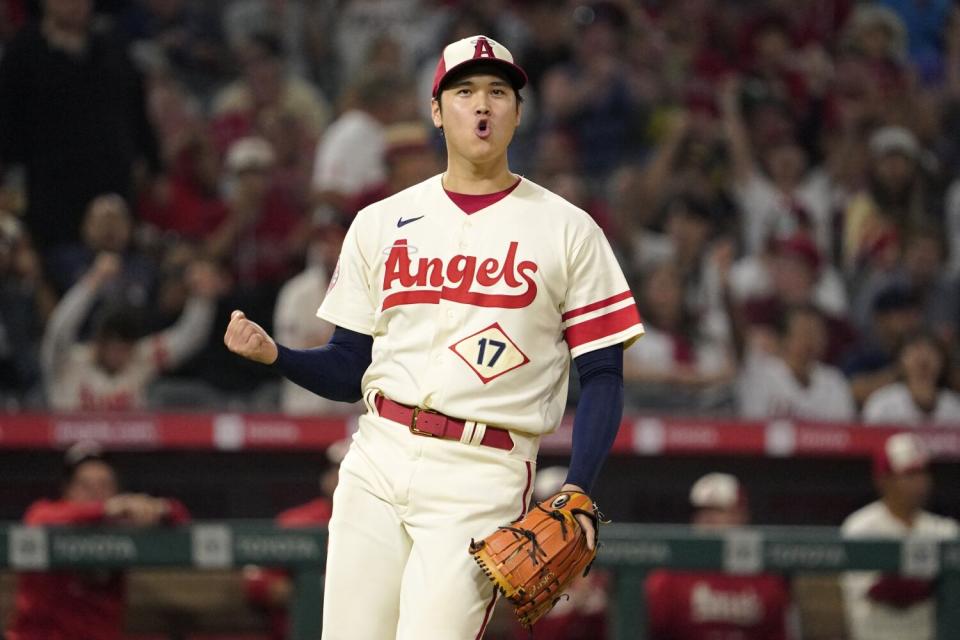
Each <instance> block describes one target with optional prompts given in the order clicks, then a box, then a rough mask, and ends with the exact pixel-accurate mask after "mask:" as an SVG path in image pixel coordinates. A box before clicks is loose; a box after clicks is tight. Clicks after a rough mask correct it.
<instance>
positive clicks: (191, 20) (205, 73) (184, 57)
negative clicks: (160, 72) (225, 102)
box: [118, 0, 228, 96]
mask: <svg viewBox="0 0 960 640" xmlns="http://www.w3.org/2000/svg"><path fill="white" fill-rule="evenodd" d="M125 4H127V7H126V8H125V9H124V10H122V11H121V12H120V15H119V16H118V21H119V26H120V28H121V29H123V31H124V33H125V35H126V36H127V37H128V38H129V39H130V40H131V41H132V46H133V51H134V52H135V55H138V56H140V57H141V58H145V57H150V58H153V59H155V60H156V61H157V62H158V63H159V64H161V65H164V66H168V67H170V68H171V70H172V71H173V72H174V73H175V74H176V76H177V77H178V78H179V79H180V80H181V81H182V82H184V83H185V84H186V85H187V86H188V87H189V88H190V90H191V92H192V93H194V94H199V95H202V96H209V94H210V92H211V91H212V90H213V87H214V86H215V85H216V84H219V83H220V81H221V80H222V78H223V76H224V75H225V73H226V71H227V68H228V64H227V49H226V47H225V46H224V42H223V37H222V34H221V33H220V29H219V24H218V20H217V17H216V16H215V15H212V14H211V12H210V11H209V10H208V9H206V8H205V7H203V6H201V5H200V4H199V3H193V2H188V1H187V0H134V1H133V2H129V3H125Z"/></svg>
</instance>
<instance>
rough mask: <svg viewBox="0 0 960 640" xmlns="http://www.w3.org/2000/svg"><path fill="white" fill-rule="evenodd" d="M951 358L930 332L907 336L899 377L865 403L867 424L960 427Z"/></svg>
mask: <svg viewBox="0 0 960 640" xmlns="http://www.w3.org/2000/svg"><path fill="white" fill-rule="evenodd" d="M948 363H949V361H948V358H947V353H946V350H945V349H944V347H943V345H942V343H941V342H940V341H939V340H938V339H937V338H936V337H935V336H933V335H931V334H930V333H925V332H922V333H917V334H914V335H913V336H911V337H909V338H907V339H906V340H905V341H904V342H903V344H902V345H901V346H900V350H899V353H898V354H897V365H898V368H899V373H900V376H899V380H898V381H897V382H893V383H891V384H888V385H886V386H884V387H881V388H879V389H877V390H876V391H874V392H873V393H872V394H870V396H869V397H868V398H867V401H866V403H864V405H863V420H864V422H866V423H867V424H896V425H898V426H918V425H922V424H926V423H933V424H943V425H951V426H960V394H957V393H956V392H955V391H952V390H950V389H948V388H947V385H946V375H947V372H948Z"/></svg>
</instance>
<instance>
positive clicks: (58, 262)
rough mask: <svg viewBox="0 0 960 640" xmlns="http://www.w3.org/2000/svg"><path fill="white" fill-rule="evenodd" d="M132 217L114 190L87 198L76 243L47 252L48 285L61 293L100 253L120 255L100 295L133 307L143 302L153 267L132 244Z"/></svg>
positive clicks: (150, 285)
mask: <svg viewBox="0 0 960 640" xmlns="http://www.w3.org/2000/svg"><path fill="white" fill-rule="evenodd" d="M133 230H134V220H133V217H132V216H131V215H130V210H129V209H128V207H127V203H126V202H125V201H124V199H123V198H121V197H120V196H119V195H118V194H116V193H106V194H102V195H99V196H97V197H96V198H94V199H93V200H91V201H90V205H89V206H88V207H87V211H86V213H85V214H84V216H83V227H82V228H81V238H80V241H79V242H74V243H69V244H64V245H61V246H60V247H58V248H57V249H54V250H53V251H51V252H50V253H49V254H48V259H47V266H48V270H49V273H50V277H51V279H52V284H53V285H54V286H55V287H56V288H57V293H58V294H59V295H63V294H64V293H65V292H66V291H67V290H69V289H70V288H71V287H72V286H73V285H74V284H76V283H77V280H79V279H80V278H81V277H82V276H83V274H84V273H86V272H87V271H89V270H90V267H91V266H92V265H93V262H94V260H95V259H96V257H97V256H98V255H100V254H101V253H112V254H115V255H117V256H119V257H120V258H121V261H122V266H121V271H120V273H119V274H118V275H117V277H116V278H114V279H113V280H112V281H111V282H110V288H109V290H105V291H104V292H103V295H104V296H105V297H107V298H110V299H113V300H122V301H124V302H125V303H127V304H129V305H131V306H134V307H144V306H146V305H147V303H148V301H149V298H150V295H151V294H152V293H153V287H154V284H155V280H156V266H155V265H154V264H153V263H152V261H151V260H150V259H148V258H147V256H145V255H144V254H143V253H141V252H140V251H138V250H137V248H136V247H135V246H134V238H133Z"/></svg>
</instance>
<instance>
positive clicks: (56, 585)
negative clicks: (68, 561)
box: [5, 443, 190, 640]
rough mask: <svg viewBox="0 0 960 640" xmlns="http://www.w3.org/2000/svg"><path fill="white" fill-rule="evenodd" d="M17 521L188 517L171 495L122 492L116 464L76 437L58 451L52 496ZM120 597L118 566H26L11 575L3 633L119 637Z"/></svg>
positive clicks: (60, 638)
mask: <svg viewBox="0 0 960 640" xmlns="http://www.w3.org/2000/svg"><path fill="white" fill-rule="evenodd" d="M23 520H24V523H25V524H27V525H28V526H33V527H47V526H72V527H76V526H85V525H114V524H115V525H122V526H133V527H150V526H157V525H163V524H169V525H175V524H183V523H186V522H188V521H189V520H190V514H189V513H188V512H187V509H186V508H185V507H184V506H183V505H182V504H181V503H180V502H178V501H177V500H174V499H171V498H156V497H152V496H149V495H145V494H142V493H122V492H121V490H120V484H119V480H118V477H117V472H116V469H114V467H113V465H112V464H111V463H110V461H109V460H108V459H107V458H106V457H105V455H104V453H103V451H102V450H101V449H100V448H99V447H98V446H97V445H95V444H88V443H78V444H75V445H73V446H72V447H71V448H70V449H68V450H67V452H66V455H65V456H64V475H63V484H62V489H61V494H60V497H58V498H56V499H53V500H50V499H41V500H37V501H36V502H34V503H33V504H31V505H30V506H29V508H28V509H27V512H26V514H25V515H24V518H23ZM125 603H126V578H125V575H124V573H123V572H122V571H115V570H108V569H89V570H84V571H43V572H40V571H29V572H24V573H21V574H20V575H19V576H18V580H17V592H16V600H15V605H14V612H13V616H12V619H11V622H10V626H9V628H8V629H7V632H6V636H5V637H6V640H76V639H78V638H83V640H120V639H121V638H122V636H123V617H124V608H125Z"/></svg>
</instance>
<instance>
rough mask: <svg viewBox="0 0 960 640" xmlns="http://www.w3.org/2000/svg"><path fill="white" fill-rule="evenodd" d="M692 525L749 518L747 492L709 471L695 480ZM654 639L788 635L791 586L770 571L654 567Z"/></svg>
mask: <svg viewBox="0 0 960 640" xmlns="http://www.w3.org/2000/svg"><path fill="white" fill-rule="evenodd" d="M690 502H691V504H692V505H693V508H694V509H695V512H694V516H693V525H694V526H695V527H698V528H702V529H713V530H723V529H727V528H732V527H739V526H744V525H746V524H747V523H748V521H749V518H750V516H749V511H748V508H747V498H746V494H745V493H744V491H743V488H742V487H741V485H740V482H739V481H738V480H737V479H736V478H735V477H734V476H732V475H729V474H725V473H709V474H707V475H705V476H703V477H702V478H700V479H699V480H697V482H696V483H694V485H693V488H692V489H691V491H690ZM646 595H647V610H648V615H649V625H650V628H649V632H650V638H651V639H652V640H713V639H715V638H723V639H724V640H787V639H789V638H794V637H796V635H795V634H794V633H792V630H791V629H790V625H789V624H788V620H789V618H790V617H791V616H789V615H788V614H789V609H790V589H789V586H788V585H787V582H786V580H784V579H783V578H781V577H780V576H775V575H770V574H758V575H739V576H735V575H727V574H724V573H717V572H690V571H683V572H680V571H668V570H660V571H654V572H653V573H651V574H650V577H649V578H648V579H647V584H646Z"/></svg>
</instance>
